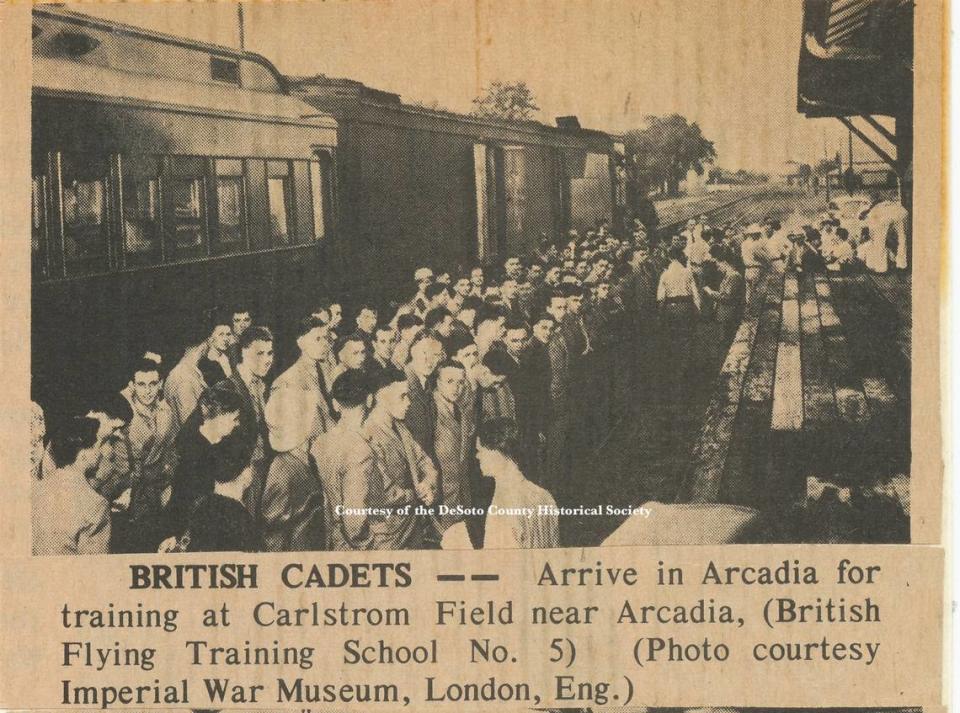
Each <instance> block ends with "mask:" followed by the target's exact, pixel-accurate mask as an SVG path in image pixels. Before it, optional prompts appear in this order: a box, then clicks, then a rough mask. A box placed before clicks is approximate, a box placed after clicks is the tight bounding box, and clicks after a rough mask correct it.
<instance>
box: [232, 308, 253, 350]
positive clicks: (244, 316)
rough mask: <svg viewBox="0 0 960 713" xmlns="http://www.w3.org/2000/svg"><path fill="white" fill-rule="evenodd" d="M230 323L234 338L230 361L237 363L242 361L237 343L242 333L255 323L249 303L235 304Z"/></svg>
mask: <svg viewBox="0 0 960 713" xmlns="http://www.w3.org/2000/svg"><path fill="white" fill-rule="evenodd" d="M230 323H231V324H230V330H231V332H232V333H233V339H232V340H231V344H230V349H229V350H228V355H229V357H230V363H231V364H236V363H237V362H238V361H240V349H239V347H238V346H237V345H238V343H239V341H240V337H241V335H242V334H243V333H244V332H245V331H247V330H248V329H249V328H250V325H252V324H253V313H252V312H251V311H250V308H249V307H248V306H247V305H245V304H237V305H235V306H234V308H233V312H232V313H231V315H230Z"/></svg>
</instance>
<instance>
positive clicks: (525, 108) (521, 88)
mask: <svg viewBox="0 0 960 713" xmlns="http://www.w3.org/2000/svg"><path fill="white" fill-rule="evenodd" d="M473 107H474V108H473V112H472V114H473V115H474V116H479V117H482V118H484V119H508V120H510V121H528V120H530V119H533V118H534V117H535V116H536V113H537V112H538V111H540V107H539V106H537V103H536V100H535V99H534V96H533V92H532V91H530V88H529V87H528V86H527V83H526V82H514V83H509V82H500V81H496V82H491V83H490V86H489V87H487V89H486V91H485V92H484V93H483V94H482V95H481V96H478V97H477V98H476V99H474V100H473Z"/></svg>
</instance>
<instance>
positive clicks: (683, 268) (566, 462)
mask: <svg viewBox="0 0 960 713" xmlns="http://www.w3.org/2000/svg"><path fill="white" fill-rule="evenodd" d="M633 228H634V232H633V235H632V239H631V240H621V239H618V238H616V237H614V236H613V235H611V234H610V233H609V232H608V230H607V229H606V226H605V225H601V226H599V227H598V229H597V230H595V231H590V232H588V233H587V234H586V235H584V236H583V237H581V236H579V235H577V234H576V233H575V232H571V233H570V234H569V235H568V236H566V241H565V242H564V241H551V240H549V239H547V238H544V239H543V240H542V241H541V243H540V245H539V246H538V249H537V250H536V251H534V253H533V254H532V255H530V256H528V257H526V258H525V259H520V258H518V257H510V258H509V259H507V260H506V261H505V263H503V265H502V269H501V270H499V271H498V272H497V273H496V274H494V272H493V270H491V269H489V268H488V269H484V268H481V267H474V268H473V269H470V270H466V271H464V272H462V273H459V274H456V275H452V276H451V275H450V274H439V275H438V274H435V273H434V272H433V270H431V269H430V268H428V267H422V268H420V269H418V270H417V271H416V273H415V275H414V281H415V283H416V287H415V290H414V293H413V295H412V297H410V299H409V300H407V301H405V302H403V303H402V304H401V305H400V306H399V307H397V308H395V309H393V310H391V312H390V313H389V314H384V313H383V311H381V310H378V309H377V307H375V306H373V305H371V304H362V305H359V306H358V307H357V308H356V309H354V310H352V313H351V319H349V320H348V319H345V316H344V313H343V310H342V308H341V305H340V304H339V303H336V302H332V301H327V302H324V303H322V304H319V305H318V306H317V308H316V309H315V310H314V311H313V312H312V313H311V314H309V315H306V316H305V317H303V318H302V319H301V320H300V321H299V323H298V326H297V330H296V347H297V357H296V359H295V360H294V361H293V363H292V364H290V365H289V366H288V367H287V368H285V369H284V370H282V371H280V373H276V372H277V371H278V370H275V369H274V366H275V365H274V346H275V340H274V336H273V334H272V332H271V330H270V329H269V328H268V327H267V326H265V325H262V324H258V323H257V320H256V317H257V315H256V314H253V313H252V312H251V310H250V309H248V308H246V307H237V308H235V309H233V310H231V311H228V312H225V313H224V314H222V315H220V316H218V317H216V318H215V319H213V320H212V322H213V323H212V324H211V325H210V330H209V332H208V333H207V334H206V338H205V339H203V340H202V341H201V342H200V343H198V344H194V345H191V346H188V348H187V349H186V351H185V352H184V354H183V357H182V358H181V359H180V361H179V362H178V363H177V364H175V365H174V366H173V368H172V369H169V373H166V372H167V369H166V368H165V366H164V365H163V364H162V362H161V360H160V358H159V357H158V356H157V355H155V354H152V353H147V354H145V355H143V357H142V358H140V359H137V361H136V362H135V363H134V364H133V365H131V367H130V369H129V383H128V384H127V385H126V387H125V388H124V389H123V390H122V391H121V392H120V393H115V394H112V395H111V396H110V397H109V398H106V399H104V400H103V401H102V402H101V403H98V404H96V405H95V406H94V407H93V408H91V409H90V411H89V412H88V413H87V414H85V415H84V416H79V417H71V418H57V419H49V420H48V422H47V424H46V428H47V433H46V435H47V436H48V437H49V438H43V436H42V434H41V437H40V438H38V439H37V448H38V454H37V455H36V457H35V459H34V460H35V467H34V483H33V490H34V492H33V499H34V503H33V507H34V521H33V522H34V549H35V552H37V553H38V554H68V553H102V552H124V551H126V552H131V551H132V552H137V551H141V552H142V551H156V550H157V548H161V549H163V550H168V551H169V550H174V551H175V550H187V551H190V550H194V551H203V550H209V551H215V550H249V551H257V550H264V551H302V550H322V549H345V550H353V549H358V550H365V549H404V548H423V547H431V546H436V544H437V543H438V542H439V539H440V537H441V536H442V534H443V532H444V531H445V530H446V529H447V528H449V527H451V526H452V525H454V524H456V523H457V522H458V521H460V520H462V519H464V515H463V512H464V511H465V510H467V509H469V508H471V507H472V506H474V505H475V504H476V503H477V492H478V487H477V483H478V479H479V478H480V475H481V474H480V473H479V469H478V465H477V458H476V452H477V433H478V430H479V429H480V428H481V426H482V424H484V423H489V422H497V423H512V424H514V425H515V428H516V433H517V439H516V442H517V447H516V452H515V453H512V454H511V457H512V458H513V459H514V460H515V462H516V464H517V465H518V466H519V469H520V471H521V472H522V473H523V475H524V477H525V478H527V479H529V480H530V481H532V482H533V483H536V484H537V485H538V486H540V487H542V488H544V489H546V490H547V491H549V492H550V493H551V494H552V496H553V497H554V498H555V499H556V501H557V502H558V503H560V504H573V503H576V502H577V499H578V496H579V494H580V492H581V491H582V487H583V486H582V484H581V485H580V486H576V485H574V484H572V483H571V482H570V469H571V459H572V456H573V454H574V452H575V451H576V449H581V448H590V447H592V446H595V445H596V444H597V443H598V442H599V441H600V440H601V439H602V438H603V437H604V435H605V434H606V432H607V431H608V430H609V428H610V426H611V424H612V423H613V422H614V421H615V420H616V419H618V418H620V417H622V416H623V415H625V414H626V413H628V409H629V408H630V405H631V401H632V400H634V399H636V398H637V397H638V395H642V396H643V397H645V398H651V399H657V398H659V399H662V400H663V405H664V408H667V409H669V408H670V407H671V404H674V403H677V402H679V401H682V399H683V389H684V384H685V379H686V378H687V373H686V372H687V371H688V365H689V357H690V354H691V351H692V350H693V345H692V342H691V339H692V335H693V329H694V327H695V325H697V324H700V325H703V324H705V323H708V324H710V325H713V327H714V328H715V329H714V333H715V335H716V339H715V344H714V345H713V346H712V347H711V348H712V349H713V350H714V351H715V354H714V355H713V356H712V357H711V358H713V357H716V359H718V360H721V359H722V356H723V354H725V352H726V348H727V347H728V346H729V343H730V340H731V339H732V337H733V334H734V333H735V331H736V328H737V326H738V324H739V322H740V319H741V315H742V310H743V307H744V304H745V300H747V299H749V296H750V292H751V290H752V289H753V288H754V286H755V285H756V282H757V278H758V277H759V275H760V274H761V272H762V271H763V270H765V269H772V270H788V269H789V270H812V271H816V270H824V269H842V270H847V269H851V268H852V266H853V265H854V261H855V254H856V253H855V246H854V245H853V244H852V243H851V239H850V237H849V236H847V235H844V234H843V230H842V228H840V229H838V227H837V226H836V224H835V221H834V220H833V219H832V218H826V219H825V220H824V221H823V222H822V223H821V224H820V226H819V230H817V229H814V228H813V227H811V226H803V227H802V228H800V229H792V230H791V229H786V230H785V229H783V228H782V227H781V226H780V225H779V224H778V223H777V222H776V221H775V220H772V219H768V220H767V221H765V223H764V225H762V226H761V225H752V226H749V227H747V228H745V229H743V230H738V229H735V228H734V227H733V226H721V227H719V228H715V227H711V226H710V225H708V223H707V221H706V218H705V217H703V216H701V218H700V219H699V220H691V221H690V222H689V223H688V224H687V226H686V227H685V229H684V230H683V231H682V232H680V233H679V234H678V235H676V236H674V237H673V239H672V240H670V241H659V242H653V241H651V240H649V239H648V236H647V234H646V231H645V230H644V228H643V226H642V225H641V224H640V223H639V222H636V223H635V224H634V226H633ZM700 346H701V347H702V345H700ZM715 364H716V365H719V361H716V362H715ZM654 381H655V382H657V384H658V388H657V389H656V390H651V388H650V384H651V383H652V382H654ZM41 420H42V413H41ZM578 488H580V490H578ZM417 506H422V507H420V509H419V510H418V509H417ZM418 512H419V513H420V514H419V515H418V514H417V513H418ZM424 513H427V514H424Z"/></svg>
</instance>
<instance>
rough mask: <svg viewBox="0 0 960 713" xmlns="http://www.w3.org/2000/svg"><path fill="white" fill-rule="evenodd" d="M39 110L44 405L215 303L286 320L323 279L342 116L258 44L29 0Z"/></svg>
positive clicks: (105, 373) (93, 381)
mask: <svg viewBox="0 0 960 713" xmlns="http://www.w3.org/2000/svg"><path fill="white" fill-rule="evenodd" d="M32 121H33V145H32V155H33V206H32V228H33V231H32V256H33V258H32V263H33V264H32V269H33V288H32V292H33V294H32V308H33V314H32V338H33V345H32V354H33V376H34V397H35V398H36V399H38V400H40V401H41V403H43V402H44V401H48V400H51V399H52V400H55V401H58V402H61V403H63V401H64V399H65V398H67V397H68V396H75V397H76V398H78V399H87V398H89V397H90V396H91V395H92V394H93V393H95V392H99V391H101V390H114V389H116V388H119V386H120V384H119V381H118V380H119V379H121V378H122V377H123V376H124V367H123V365H124V364H125V363H126V362H127V361H128V360H129V359H130V358H131V357H132V356H133V355H134V354H136V353H137V352H139V351H141V350H143V349H145V348H150V349H154V350H160V351H165V352H166V354H165V355H164V356H165V357H167V358H168V359H175V358H176V357H177V356H178V353H179V351H180V350H182V348H183V347H184V342H185V339H186V337H187V335H189V334H190V333H191V332H196V331H198V329H200V328H201V326H202V324H203V323H204V321H205V320H206V318H207V314H208V312H209V310H210V309H211V308H214V307H217V306H223V307H226V306H228V305H231V304H234V303H237V302H241V301H243V302H247V303H248V304H250V305H251V307H252V308H253V310H254V312H255V314H256V316H257V318H258V319H259V320H260V321H262V322H265V323H267V324H269V325H270V326H271V327H274V328H276V329H277V330H279V331H280V332H281V334H283V333H284V330H287V329H289V328H290V324H291V322H292V321H293V320H295V319H296V318H297V317H298V316H300V315H302V314H303V313H304V312H305V311H306V310H307V309H308V307H309V306H311V305H312V303H314V302H315V301H316V299H317V298H318V295H319V294H320V292H321V290H323V289H324V288H325V285H324V280H325V277H326V269H325V268H326V259H325V245H326V243H327V242H328V241H329V240H331V239H332V234H333V232H334V231H335V229H336V222H335V220H334V218H335V216H336V213H337V210H336V195H335V187H334V180H335V173H336V172H335V168H334V162H335V159H336V122H335V121H334V120H333V119H332V118H330V117H329V116H325V115H323V114H321V113H319V112H317V110H316V109H314V108H313V107H310V106H308V105H306V104H304V103H303V102H301V101H300V100H298V99H296V98H294V97H292V96H290V95H289V94H288V92H287V88H286V85H285V82H284V79H283V77H282V76H281V75H280V74H279V72H278V71H277V70H276V68H275V67H274V66H273V65H272V64H271V63H270V62H269V61H267V60H266V59H264V58H263V57H260V56H258V55H256V54H252V53H247V52H239V51H236V50H233V49H229V48H226V47H220V46H216V45H210V44H205V43H200V42H194V41H189V40H184V39H181V38H176V37H170V36H166V35H162V34H158V33H154V32H147V31H144V30H141V29H138V28H133V27H128V26H124V25H118V24H116V23H112V22H105V21H102V20H97V19H93V18H90V17H87V16H84V15H79V14H75V13H71V12H67V11H64V10H61V9H58V8H52V7H51V8H37V9H35V10H34V12H33V119H32ZM65 380H66V381H67V382H68V383H66V384H65V383H64V381H65ZM61 392H62V393H61ZM64 405H65V406H66V404H64Z"/></svg>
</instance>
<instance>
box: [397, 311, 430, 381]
mask: <svg viewBox="0 0 960 713" xmlns="http://www.w3.org/2000/svg"><path fill="white" fill-rule="evenodd" d="M422 331H423V320H422V319H420V318H419V317H418V316H417V315H415V314H401V315H400V316H399V317H398V318H397V332H398V333H399V335H400V339H399V341H398V342H397V345H396V347H395V348H394V350H393V357H392V361H393V365H394V366H395V367H397V368H398V369H400V370H401V371H403V370H404V369H406V368H407V362H408V361H410V345H411V344H413V340H414V339H416V338H417V335H418V334H420V332H422Z"/></svg>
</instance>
